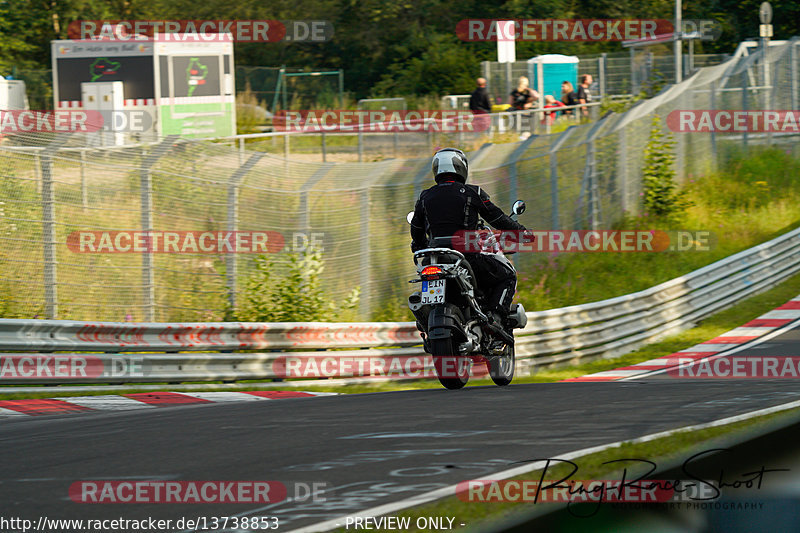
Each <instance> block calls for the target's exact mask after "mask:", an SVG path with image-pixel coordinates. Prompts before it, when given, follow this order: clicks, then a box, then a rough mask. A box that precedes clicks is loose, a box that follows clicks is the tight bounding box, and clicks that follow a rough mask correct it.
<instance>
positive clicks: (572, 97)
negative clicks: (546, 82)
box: [561, 81, 578, 115]
mask: <svg viewBox="0 0 800 533" xmlns="http://www.w3.org/2000/svg"><path fill="white" fill-rule="evenodd" d="M561 103H563V104H564V105H566V106H570V105H578V95H576V94H575V89H573V88H572V84H571V83H570V82H568V81H565V82H562V83H561ZM574 111H575V110H574V109H565V110H564V114H565V115H573V114H574Z"/></svg>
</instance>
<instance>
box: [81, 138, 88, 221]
mask: <svg viewBox="0 0 800 533" xmlns="http://www.w3.org/2000/svg"><path fill="white" fill-rule="evenodd" d="M80 154H81V205H82V206H83V208H84V209H86V208H88V207H89V193H88V191H87V190H86V150H85V149H83V148H81V151H80Z"/></svg>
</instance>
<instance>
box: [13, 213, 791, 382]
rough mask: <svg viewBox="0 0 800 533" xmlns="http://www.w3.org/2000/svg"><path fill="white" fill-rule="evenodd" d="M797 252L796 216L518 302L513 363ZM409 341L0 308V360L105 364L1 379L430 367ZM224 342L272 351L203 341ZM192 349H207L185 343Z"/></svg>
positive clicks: (645, 328) (690, 313) (600, 334)
mask: <svg viewBox="0 0 800 533" xmlns="http://www.w3.org/2000/svg"><path fill="white" fill-rule="evenodd" d="M799 254H800V228H798V229H795V230H793V231H790V232H788V233H786V234H784V235H781V236H779V237H777V238H775V239H773V240H771V241H768V242H766V243H763V244H760V245H758V246H755V247H753V248H750V249H748V250H744V251H742V252H739V253H737V254H734V255H732V256H730V257H727V258H725V259H722V260H720V261H717V262H715V263H713V264H711V265H708V266H706V267H703V268H701V269H699V270H696V271H694V272H692V273H690V274H687V275H685V276H681V277H678V278H675V279H672V280H670V281H667V282H665V283H662V284H660V285H656V286H654V287H651V288H649V289H646V290H643V291H640V292H636V293H632V294H627V295H624V296H619V297H617V298H611V299H608V300H603V301H599V302H592V303H588V304H582V305H576V306H570V307H563V308H559V309H550V310H546V311H534V312H529V313H528V326H527V327H526V328H525V329H524V330H522V331H521V332H519V333H518V337H517V370H518V372H519V373H520V374H525V373H530V372H533V371H535V370H536V369H537V368H542V367H546V366H553V365H565V364H570V363H577V362H585V361H589V360H593V359H597V358H604V357H605V358H608V357H614V356H617V355H620V354H622V353H626V352H628V351H631V350H633V349H635V348H637V347H638V346H641V345H643V344H645V343H647V342H650V341H653V340H654V339H656V338H658V337H661V336H664V335H667V334H670V333H676V332H679V331H681V330H684V329H687V328H689V327H691V326H692V324H693V323H694V322H696V321H697V320H699V319H701V318H703V317H706V316H708V315H710V314H712V313H714V312H715V311H718V310H720V309H723V308H725V307H727V306H730V305H732V304H733V303H735V302H736V301H738V300H740V299H741V298H743V297H746V296H749V295H751V294H754V293H756V292H759V291H761V290H764V289H767V288H769V287H771V286H774V285H776V284H778V283H780V282H781V281H783V280H785V279H786V278H788V277H790V276H791V275H793V274H795V273H797V272H798V271H800V261H798V257H800V255H799ZM419 343H420V341H419V335H418V333H417V330H416V327H415V325H414V323H413V322H374V323H340V324H336V323H276V324H268V323H191V324H189V323H186V324H166V323H164V324H158V323H149V324H143V323H109V322H103V323H87V322H78V321H68V320H2V319H0V351H2V352H5V353H2V354H0V362H2V361H3V359H9V358H16V359H17V360H19V359H20V358H22V357H29V358H32V360H37V359H40V358H50V359H53V358H57V357H60V358H61V359H63V360H64V361H68V360H70V358H75V357H81V358H83V359H85V360H89V362H90V363H91V364H94V365H95V366H96V367H97V368H100V367H103V368H105V372H103V371H98V372H94V377H91V376H89V377H80V378H61V377H59V378H44V379H40V378H35V379H34V378H31V377H21V376H16V377H15V376H13V375H11V376H8V375H7V374H8V373H7V372H5V373H4V372H3V368H4V367H3V365H2V364H0V384H12V383H27V384H34V383H48V384H55V383H78V382H79V383H91V382H94V383H141V382H147V381H150V382H154V381H169V382H181V381H216V380H244V379H270V378H283V377H286V376H287V374H286V372H285V368H286V360H287V359H288V358H320V359H328V360H330V358H335V359H337V360H343V359H348V360H352V361H355V360H359V359H363V360H376V359H383V360H389V359H392V358H395V359H402V360H406V361H407V360H408V359H409V358H417V359H419V360H418V361H416V365H417V366H416V367H418V368H427V369H429V366H430V358H429V357H426V355H425V354H424V352H423V351H422V348H421V347H420V346H419ZM331 349H333V351H330V350H331ZM233 350H270V351H272V352H273V353H236V354H233V353H208V352H229V351H233ZM303 350H329V351H303ZM198 351H205V352H206V353H194V352H198ZM12 352H16V353H12ZM25 352H38V353H36V354H30V353H25ZM43 352H44V353H43ZM53 352H73V353H68V354H53ZM74 352H83V353H82V354H77V353H74ZM90 352H95V354H92V353H90ZM98 352H99V353H98ZM102 352H106V353H102ZM109 352H111V353H109ZM118 352H119V353H118ZM121 352H137V355H132V354H130V353H128V354H124V355H123V354H122V353H121ZM145 352H162V353H145ZM115 354H116V355H115ZM115 361H116V362H119V361H124V364H125V365H130V364H131V361H134V362H135V363H137V364H139V365H140V366H142V365H143V366H144V367H145V368H146V369H147V372H146V373H144V374H139V375H127V374H126V375H120V376H115V377H109V376H114V372H113V367H114V365H115ZM277 363H279V364H277ZM64 364H67V363H64ZM276 364H277V366H276ZM90 366H91V365H90ZM123 366H124V365H123ZM351 366H352V365H351ZM278 367H280V368H278ZM109 369H112V370H109ZM90 374H91V372H90ZM120 374H124V372H121V373H120ZM356 375H363V373H359V372H357V371H355V370H354V369H353V368H351V371H343V372H340V373H338V374H337V377H349V376H356Z"/></svg>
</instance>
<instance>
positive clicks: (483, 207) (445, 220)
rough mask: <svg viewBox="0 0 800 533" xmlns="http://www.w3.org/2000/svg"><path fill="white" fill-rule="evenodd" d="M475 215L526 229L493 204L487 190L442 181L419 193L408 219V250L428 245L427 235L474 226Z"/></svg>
mask: <svg viewBox="0 0 800 533" xmlns="http://www.w3.org/2000/svg"><path fill="white" fill-rule="evenodd" d="M478 216H481V217H483V219H484V220H485V221H486V223H487V224H489V225H490V226H492V227H493V228H496V229H504V230H525V226H523V225H522V224H519V223H517V222H516V221H514V220H513V219H512V218H511V217H509V216H508V215H506V214H505V213H503V210H502V209H500V208H499V207H497V206H496V205H494V204H493V203H492V202H491V201H490V200H489V195H488V194H486V191H484V190H483V189H481V188H480V187H478V186H477V185H465V184H463V183H459V182H457V181H445V182H442V183H438V184H436V185H434V186H433V187H431V188H430V189H427V190H424V191H422V193H421V194H420V195H419V200H417V205H416V206H415V208H414V218H413V219H411V239H412V242H411V250H412V251H415V252H416V251H417V250H421V249H423V248H427V247H428V239H429V238H434V237H450V236H452V235H455V234H456V233H457V232H458V231H459V230H474V229H477V227H478Z"/></svg>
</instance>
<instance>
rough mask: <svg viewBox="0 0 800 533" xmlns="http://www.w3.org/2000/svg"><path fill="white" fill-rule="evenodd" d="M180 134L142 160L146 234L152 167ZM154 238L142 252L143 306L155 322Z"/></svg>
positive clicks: (150, 216) (150, 208)
mask: <svg viewBox="0 0 800 533" xmlns="http://www.w3.org/2000/svg"><path fill="white" fill-rule="evenodd" d="M178 137H179V136H178V135H170V136H168V137H166V138H165V139H164V140H163V141H161V143H159V144H158V145H156V146H155V147H154V148H153V150H152V151H151V152H150V153H149V154H147V157H146V158H145V159H144V161H143V162H142V168H141V169H140V171H139V183H140V185H139V188H140V191H139V192H140V195H141V202H142V206H141V209H142V213H141V220H142V231H143V232H144V233H145V235H148V237H150V235H149V234H150V232H152V231H153V180H152V176H151V172H150V169H151V168H152V167H153V165H155V164H156V162H157V161H158V160H159V159H160V158H161V156H163V155H164V154H166V153H167V152H168V151H169V150H170V149H171V148H172V143H173V142H174V141H175V140H176V139H177V138H178ZM152 246H153V243H152V240H149V241H148V245H147V248H148V249H147V251H146V252H145V253H143V254H142V292H143V299H142V306H143V308H144V321H145V322H155V314H156V313H155V311H156V298H155V274H154V270H153V252H152Z"/></svg>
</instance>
